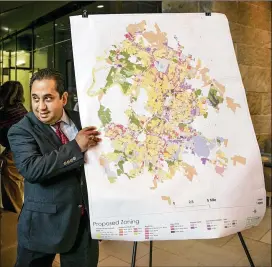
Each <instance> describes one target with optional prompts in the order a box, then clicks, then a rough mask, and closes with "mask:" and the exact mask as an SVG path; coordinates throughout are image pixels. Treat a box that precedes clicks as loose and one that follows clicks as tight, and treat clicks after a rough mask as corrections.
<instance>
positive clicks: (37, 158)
mask: <svg viewBox="0 0 272 267" xmlns="http://www.w3.org/2000/svg"><path fill="white" fill-rule="evenodd" d="M8 139H9V143H10V147H11V151H12V153H13V157H14V161H15V165H16V167H17V169H18V171H19V173H20V174H21V175H22V176H23V177H24V178H25V179H26V180H27V181H28V182H29V183H42V182H45V181H47V180H50V179H56V176H57V175H59V174H63V173H65V172H68V171H71V170H73V169H75V168H78V167H80V166H81V165H82V164H83V163H84V154H83V153H82V152H81V150H80V148H79V146H78V144H77V142H76V140H73V141H70V142H69V143H68V144H65V145H62V146H60V148H59V149H56V150H53V151H52V152H50V153H48V154H44V155H42V154H41V152H40V149H39V146H38V144H37V142H36V140H35V139H34V138H33V136H32V135H31V133H30V132H28V131H27V130H25V129H23V128H21V127H20V126H18V125H14V126H12V127H11V129H10V130H9V132H8Z"/></svg>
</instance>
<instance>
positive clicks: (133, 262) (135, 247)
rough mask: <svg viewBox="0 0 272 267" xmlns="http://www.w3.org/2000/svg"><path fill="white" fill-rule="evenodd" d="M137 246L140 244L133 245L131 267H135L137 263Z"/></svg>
mask: <svg viewBox="0 0 272 267" xmlns="http://www.w3.org/2000/svg"><path fill="white" fill-rule="evenodd" d="M137 245H138V243H137V242H136V241H135V242H134V244H133V251H132V259H131V267H135V263H136V254H137Z"/></svg>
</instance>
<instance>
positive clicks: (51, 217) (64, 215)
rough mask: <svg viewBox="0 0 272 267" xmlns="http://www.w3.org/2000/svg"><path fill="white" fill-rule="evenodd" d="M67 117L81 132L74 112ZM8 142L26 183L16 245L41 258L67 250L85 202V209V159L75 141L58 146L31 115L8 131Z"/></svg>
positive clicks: (57, 140)
mask: <svg viewBox="0 0 272 267" xmlns="http://www.w3.org/2000/svg"><path fill="white" fill-rule="evenodd" d="M66 112H67V115H68V116H69V117H70V119H71V120H72V121H73V122H74V123H75V125H76V127H77V128H78V130H80V129H81V125H80V119H79V116H78V113H77V112H73V111H66ZM8 138H9V143H10V146H11V150H12V152H13V155H14V159H15V164H16V167H17V169H18V170H19V172H20V173H21V175H22V176H23V177H24V179H25V199H24V206H23V208H22V211H21V214H20V217H19V222H18V243H19V245H21V246H23V247H25V248H27V249H30V250H33V251H40V252H44V253H64V252H67V251H69V250H70V249H71V248H72V246H73V244H74V242H75V239H76V234H77V231H78V226H79V222H80V218H81V208H80V206H81V205H82V204H83V202H84V204H85V206H88V198H87V188H86V181H85V176H84V170H83V163H84V159H83V156H84V154H83V153H82V152H81V151H80V148H79V146H78V144H77V143H76V141H75V140H73V141H71V142H69V143H68V144H65V145H62V144H61V142H60V140H59V138H58V137H57V135H56V134H55V132H54V131H53V130H52V129H51V127H50V126H49V125H46V124H44V123H42V122H40V121H39V120H38V119H37V118H36V117H35V115H34V114H33V113H32V112H29V113H28V114H27V115H26V116H25V117H24V118H23V119H22V120H21V121H20V122H18V123H17V124H15V125H14V126H12V127H11V129H10V130H9V132H8ZM87 210H88V208H87Z"/></svg>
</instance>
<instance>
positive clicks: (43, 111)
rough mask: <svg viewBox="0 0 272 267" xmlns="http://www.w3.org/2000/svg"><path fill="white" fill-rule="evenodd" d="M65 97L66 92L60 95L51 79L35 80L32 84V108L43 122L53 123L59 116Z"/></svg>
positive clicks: (65, 100)
mask: <svg viewBox="0 0 272 267" xmlns="http://www.w3.org/2000/svg"><path fill="white" fill-rule="evenodd" d="M67 97H68V93H67V92H65V93H64V94H63V95H62V97H60V95H59V93H58V91H57V89H56V82H55V80H53V79H44V80H40V81H39V80H36V81H34V83H33V84H32V88H31V100H32V101H31V102H32V109H33V112H34V114H35V116H36V117H37V118H38V119H39V120H40V121H41V122H43V123H45V124H54V123H56V122H57V121H58V120H59V119H60V118H61V116H62V112H63V107H64V106H65V105H66V104H67Z"/></svg>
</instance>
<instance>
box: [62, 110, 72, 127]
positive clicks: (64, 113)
mask: <svg viewBox="0 0 272 267" xmlns="http://www.w3.org/2000/svg"><path fill="white" fill-rule="evenodd" d="M59 121H63V122H64V123H66V124H68V125H70V124H71V121H70V118H69V117H68V116H67V114H66V112H65V110H63V112H62V117H61V118H60V120H59Z"/></svg>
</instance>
